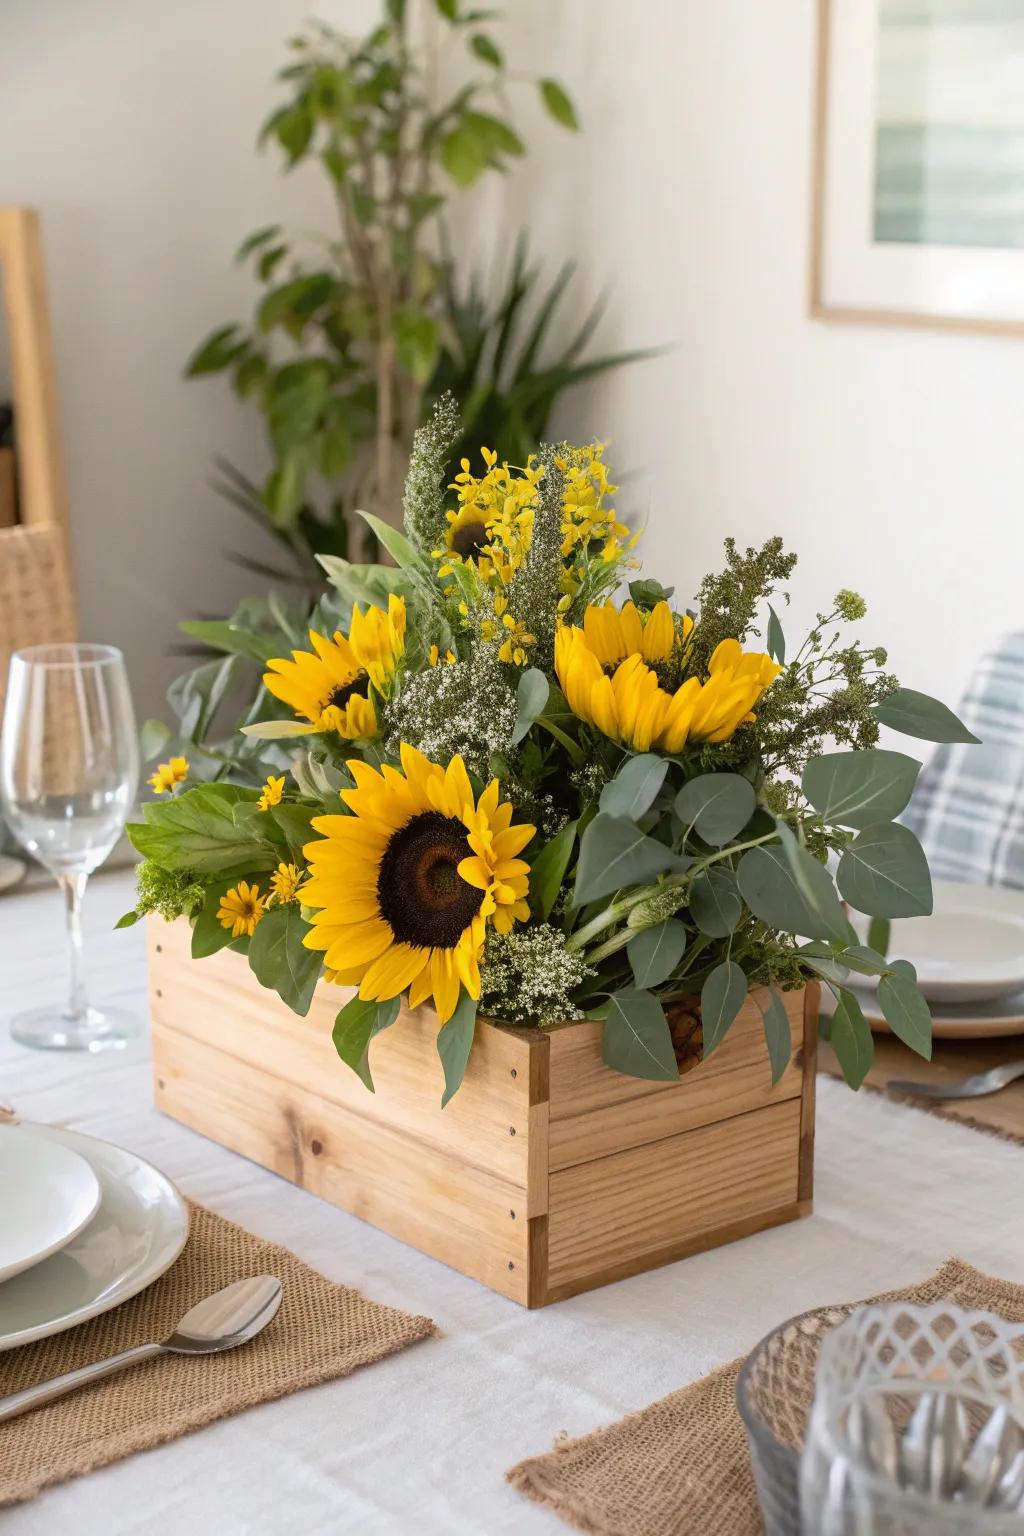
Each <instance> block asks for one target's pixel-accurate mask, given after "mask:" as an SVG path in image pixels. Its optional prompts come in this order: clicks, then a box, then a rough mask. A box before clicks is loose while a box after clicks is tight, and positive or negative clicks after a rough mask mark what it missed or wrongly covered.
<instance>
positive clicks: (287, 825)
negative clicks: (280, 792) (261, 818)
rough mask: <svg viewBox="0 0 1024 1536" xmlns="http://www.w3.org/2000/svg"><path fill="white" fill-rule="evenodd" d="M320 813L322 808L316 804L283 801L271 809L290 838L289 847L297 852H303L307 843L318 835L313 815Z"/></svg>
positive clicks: (282, 829)
mask: <svg viewBox="0 0 1024 1536" xmlns="http://www.w3.org/2000/svg"><path fill="white" fill-rule="evenodd" d="M320 814H321V813H320V808H319V807H318V806H315V805H288V804H287V803H282V804H281V805H275V806H272V807H271V809H270V815H271V816H272V817H273V818H274V820H275V821H276V822H277V825H278V826H279V827H280V829H281V831H282V832H283V833H284V835H285V837H286V838H287V839H288V844H289V847H291V848H294V849H295V850H296V852H301V850H302V848H303V847H304V846H305V844H306V843H309V842H312V841H313V839H314V838H315V837H316V833H315V832H314V831H313V828H312V825H311V823H312V820H313V817H314V816H319V815H320Z"/></svg>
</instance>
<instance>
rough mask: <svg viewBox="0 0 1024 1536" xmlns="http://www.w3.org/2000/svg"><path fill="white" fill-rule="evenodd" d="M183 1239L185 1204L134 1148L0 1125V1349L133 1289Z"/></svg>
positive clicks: (171, 1256)
mask: <svg viewBox="0 0 1024 1536" xmlns="http://www.w3.org/2000/svg"><path fill="white" fill-rule="evenodd" d="M187 1237H188V1209H187V1207H186V1205H185V1202H184V1201H183V1200H182V1198H181V1196H180V1195H179V1193H178V1191H177V1190H176V1189H175V1188H174V1185H173V1184H172V1183H171V1182H170V1180H169V1179H166V1178H165V1177H164V1175H163V1174H162V1173H159V1172H158V1171H157V1169H155V1168H153V1167H152V1166H151V1165H150V1164H149V1163H146V1162H144V1161H143V1160H142V1158H140V1157H136V1156H135V1154H134V1153H132V1152H126V1151H125V1150H124V1149H123V1148H121V1147H115V1146H111V1145H110V1143H109V1142H105V1141H97V1140H96V1138H95V1137H93V1136H84V1135H82V1134H80V1133H79V1132H77V1131H65V1130H59V1129H57V1128H56V1127H54V1126H43V1125H22V1124H18V1123H15V1124H12V1125H0V1351H2V1350H6V1349H14V1348H15V1347H16V1346H17V1345H19V1344H30V1343H32V1342H33V1341H34V1340H36V1339H43V1338H47V1337H48V1336H49V1335H50V1334H53V1333H60V1332H62V1331H63V1329H65V1328H72V1327H74V1325H75V1324H76V1323H83V1322H85V1321H86V1320H87V1319H88V1318H90V1317H97V1316H98V1315H99V1313H101V1312H107V1311H109V1309H110V1308H111V1307H116V1306H118V1305H119V1304H120V1303H121V1302H122V1301H127V1300H128V1298H129V1297H130V1296H135V1295H137V1294H138V1292H139V1291H141V1290H144V1289H145V1287H146V1286H147V1285H151V1284H152V1283H153V1281H154V1280H156V1279H157V1278H158V1277H159V1276H160V1275H162V1274H163V1273H164V1271H165V1270H166V1269H168V1268H169V1267H170V1266H171V1265H172V1264H173V1263H174V1261H175V1259H176V1258H177V1257H178V1254H179V1253H180V1252H181V1250H182V1248H183V1247H184V1246H185V1240H186V1238H187Z"/></svg>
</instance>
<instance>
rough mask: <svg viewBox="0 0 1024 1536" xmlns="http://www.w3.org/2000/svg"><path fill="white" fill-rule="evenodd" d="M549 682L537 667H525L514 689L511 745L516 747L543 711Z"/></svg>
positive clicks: (548, 692) (549, 687) (549, 689)
mask: <svg viewBox="0 0 1024 1536" xmlns="http://www.w3.org/2000/svg"><path fill="white" fill-rule="evenodd" d="M550 692H551V684H550V683H549V682H548V680H547V678H546V677H545V676H544V673H543V672H542V671H541V670H540V668H539V667H527V669H526V671H525V672H524V673H523V675H522V676H521V677H520V679H519V686H518V687H517V689H516V704H517V706H518V714H517V716H516V723H515V726H514V727H513V730H512V745H513V746H514V747H517V746H518V745H519V743H520V742H521V741H522V740H523V738H524V737H525V736H526V734H527V732H528V731H529V730H530V727H531V726H532V725H534V724H535V723H536V721H537V720H538V718H539V717H540V716H541V715H542V714H543V713H544V709H545V706H546V705H547V702H548V695H549V694H550Z"/></svg>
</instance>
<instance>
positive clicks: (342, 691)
mask: <svg viewBox="0 0 1024 1536" xmlns="http://www.w3.org/2000/svg"><path fill="white" fill-rule="evenodd" d="M369 687H370V679H369V678H368V677H367V675H366V673H365V672H357V673H356V675H355V677H353V678H352V679H351V680H350V681H349V682H347V683H342V684H341V685H340V686H339V687H337V688H335V690H334V692H333V693H332V694H331V696H330V698H329V699H327V700H326V702H325V703H324V709H330V707H331V705H332V704H333V705H334V706H335V708H337V709H344V708H345V705H346V704H347V703H348V701H349V699H351V698H354V697H355V696H357V695H358V697H359V698H361V699H365V698H366V695H367V692H368V690H369Z"/></svg>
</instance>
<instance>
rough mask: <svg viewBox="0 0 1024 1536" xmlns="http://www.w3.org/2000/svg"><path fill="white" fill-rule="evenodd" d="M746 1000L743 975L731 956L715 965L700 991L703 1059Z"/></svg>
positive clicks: (725, 1032)
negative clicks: (729, 958) (730, 958)
mask: <svg viewBox="0 0 1024 1536" xmlns="http://www.w3.org/2000/svg"><path fill="white" fill-rule="evenodd" d="M746 1000H747V978H746V976H745V974H744V973H743V971H742V970H741V969H740V967H739V966H738V965H737V964H736V962H735V961H734V960H723V962H722V964H721V965H716V966H715V969H714V970H713V971H712V972H711V975H710V976H709V977H708V979H707V981H705V983H704V985H703V987H702V988H701V994H700V1016H701V1024H702V1025H703V1029H704V1060H705V1061H707V1059H708V1057H709V1056H710V1055H711V1052H712V1051H714V1050H716V1049H717V1048H718V1046H720V1045H721V1043H722V1041H723V1040H724V1038H725V1036H726V1034H727V1033H728V1030H729V1028H730V1026H731V1025H732V1023H733V1021H734V1020H735V1018H736V1015H737V1014H738V1013H739V1011H740V1009H741V1008H742V1007H743V1004H744V1003H745V1002H746Z"/></svg>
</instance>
